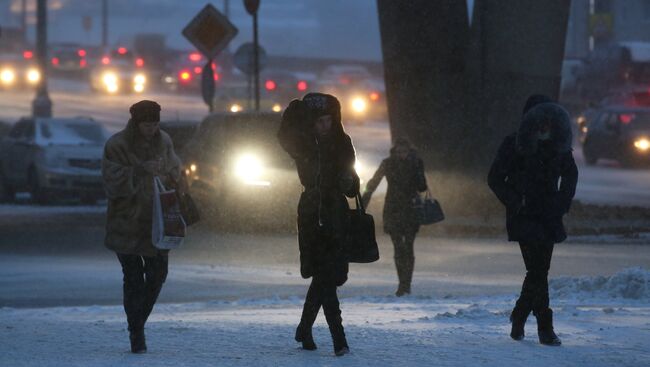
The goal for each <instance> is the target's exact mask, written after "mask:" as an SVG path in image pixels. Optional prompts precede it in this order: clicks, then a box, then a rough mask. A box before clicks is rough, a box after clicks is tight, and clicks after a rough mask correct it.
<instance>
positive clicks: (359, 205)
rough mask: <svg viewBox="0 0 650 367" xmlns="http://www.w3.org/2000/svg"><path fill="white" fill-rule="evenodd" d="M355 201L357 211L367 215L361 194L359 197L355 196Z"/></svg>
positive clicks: (358, 194)
mask: <svg viewBox="0 0 650 367" xmlns="http://www.w3.org/2000/svg"><path fill="white" fill-rule="evenodd" d="M354 201H355V202H356V204H357V210H358V211H360V212H362V213H365V212H366V208H364V207H363V201H362V200H361V193H357V195H355V197H354Z"/></svg>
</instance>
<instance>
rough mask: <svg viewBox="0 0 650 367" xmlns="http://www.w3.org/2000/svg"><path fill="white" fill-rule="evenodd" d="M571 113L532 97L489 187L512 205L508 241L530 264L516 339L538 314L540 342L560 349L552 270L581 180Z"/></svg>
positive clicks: (515, 322) (514, 318)
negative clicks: (550, 282)
mask: <svg viewBox="0 0 650 367" xmlns="http://www.w3.org/2000/svg"><path fill="white" fill-rule="evenodd" d="M572 138H573V137H572V132H571V122H570V119H569V114H568V113H567V111H566V110H565V109H564V108H562V106H560V105H559V104H557V103H555V102H553V101H552V100H551V99H550V98H548V97H546V96H542V95H533V96H531V97H530V98H529V99H528V101H527V102H526V105H525V107H524V115H523V118H522V120H521V123H520V126H519V129H518V131H517V132H516V133H513V134H511V135H508V136H507V137H506V138H505V139H504V141H503V143H502V144H501V146H500V147H499V150H498V153H497V156H496V158H495V160H494V162H493V164H492V167H491V169H490V173H489V175H488V185H489V186H490V188H491V189H492V191H493V192H494V194H495V195H496V196H497V198H498V199H499V200H500V201H501V203H502V204H503V205H504V206H505V207H506V227H507V231H508V240H510V241H517V242H519V247H520V249H521V254H522V256H523V258H524V264H525V265H526V277H525V279H524V282H523V285H522V288H521V294H520V296H519V299H518V300H517V303H516V305H515V307H514V309H513V310H512V314H511V316H510V321H511V322H512V329H511V332H510V336H511V337H512V338H513V339H515V340H522V339H523V338H524V325H525V323H526V319H527V318H528V315H529V314H530V312H531V311H532V312H533V314H534V315H535V317H536V318H537V334H538V337H539V341H540V343H542V344H546V345H556V346H557V345H560V344H561V341H560V339H559V338H558V337H557V335H556V334H555V332H554V328H553V311H552V310H551V308H549V294H548V271H549V269H550V266H551V257H552V255H553V247H554V244H556V243H559V242H562V241H564V240H565V239H566V237H567V234H566V231H565V228H564V224H563V222H562V218H563V216H564V215H565V214H566V213H568V212H569V208H570V207H571V201H572V199H573V197H574V195H575V191H576V184H577V182H578V169H577V167H576V164H575V161H574V159H573V153H572V147H571V145H572Z"/></svg>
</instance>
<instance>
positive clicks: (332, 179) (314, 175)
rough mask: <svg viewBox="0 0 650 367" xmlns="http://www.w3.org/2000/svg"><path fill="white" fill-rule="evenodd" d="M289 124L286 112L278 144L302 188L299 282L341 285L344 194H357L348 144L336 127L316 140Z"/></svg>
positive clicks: (345, 218) (344, 260)
mask: <svg viewBox="0 0 650 367" xmlns="http://www.w3.org/2000/svg"><path fill="white" fill-rule="evenodd" d="M292 120H293V118H292V116H290V114H287V113H285V115H284V116H283V121H282V124H281V127H280V131H279V132H278V140H279V141H280V144H281V145H282V147H283V148H284V150H286V151H287V153H289V155H291V157H292V158H293V159H294V160H295V162H296V167H297V170H298V176H299V177H300V182H301V184H302V185H303V186H304V191H303V193H302V194H301V195H300V201H299V203H298V244H299V248H300V273H301V275H302V277H303V278H309V277H312V276H314V275H318V276H320V277H327V278H330V279H331V280H332V281H334V282H335V283H336V284H337V285H339V286H340V285H342V284H343V283H345V281H346V280H347V273H348V260H347V252H346V248H345V242H346V239H347V234H348V229H349V210H350V207H349V205H348V201H347V199H346V196H348V197H354V196H355V195H357V194H358V192H359V178H358V176H357V175H356V173H355V171H354V163H355V151H354V147H353V146H352V140H351V139H350V137H349V136H348V135H346V134H345V133H344V132H343V128H342V126H337V127H335V128H333V130H334V132H333V133H332V136H331V137H330V138H328V139H326V140H321V141H319V140H317V139H316V138H315V136H314V135H313V134H311V133H310V132H308V131H305V129H304V128H302V127H300V122H301V121H298V122H297V121H292ZM338 124H339V125H340V121H339V122H338Z"/></svg>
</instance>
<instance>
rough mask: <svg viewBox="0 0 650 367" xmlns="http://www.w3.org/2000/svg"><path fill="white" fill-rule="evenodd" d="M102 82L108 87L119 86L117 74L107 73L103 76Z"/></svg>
mask: <svg viewBox="0 0 650 367" xmlns="http://www.w3.org/2000/svg"><path fill="white" fill-rule="evenodd" d="M102 82H103V83H104V84H105V85H106V86H109V85H116V84H117V74H115V73H112V72H106V73H104V75H102Z"/></svg>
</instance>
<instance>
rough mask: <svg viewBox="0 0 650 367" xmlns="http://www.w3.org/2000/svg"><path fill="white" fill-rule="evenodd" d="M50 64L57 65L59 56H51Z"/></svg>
mask: <svg viewBox="0 0 650 367" xmlns="http://www.w3.org/2000/svg"><path fill="white" fill-rule="evenodd" d="M52 65H54V66H58V65H59V58H58V57H53V58H52Z"/></svg>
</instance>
